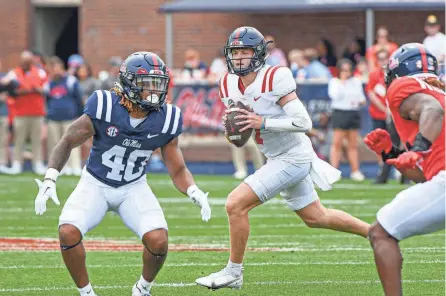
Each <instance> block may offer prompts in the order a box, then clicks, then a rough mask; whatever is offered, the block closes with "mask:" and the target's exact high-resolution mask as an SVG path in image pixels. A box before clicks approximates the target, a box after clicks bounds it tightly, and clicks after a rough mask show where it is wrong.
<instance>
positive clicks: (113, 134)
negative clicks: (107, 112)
mask: <svg viewBox="0 0 446 296" xmlns="http://www.w3.org/2000/svg"><path fill="white" fill-rule="evenodd" d="M105 133H106V134H107V136H109V137H112V138H114V137H116V136H117V135H118V134H119V130H118V128H117V127H116V126H113V125H112V126H109V127H108V128H107V130H106V131H105Z"/></svg>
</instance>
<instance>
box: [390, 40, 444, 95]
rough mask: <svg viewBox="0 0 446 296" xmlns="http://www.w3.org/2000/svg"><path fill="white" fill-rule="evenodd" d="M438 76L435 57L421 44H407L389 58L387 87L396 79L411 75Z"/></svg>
mask: <svg viewBox="0 0 446 296" xmlns="http://www.w3.org/2000/svg"><path fill="white" fill-rule="evenodd" d="M416 74H420V75H423V74H424V75H425V76H433V77H436V76H438V62H437V59H436V58H435V56H434V55H433V54H432V53H431V52H430V51H428V50H427V49H426V48H425V47H424V45H423V44H421V43H406V44H404V45H402V46H401V47H400V48H398V49H397V50H396V51H395V52H394V53H393V54H392V55H391V56H390V58H389V61H388V63H387V69H386V73H385V82H386V85H387V87H389V85H390V84H391V83H392V81H393V80H395V78H398V77H402V76H411V75H416Z"/></svg>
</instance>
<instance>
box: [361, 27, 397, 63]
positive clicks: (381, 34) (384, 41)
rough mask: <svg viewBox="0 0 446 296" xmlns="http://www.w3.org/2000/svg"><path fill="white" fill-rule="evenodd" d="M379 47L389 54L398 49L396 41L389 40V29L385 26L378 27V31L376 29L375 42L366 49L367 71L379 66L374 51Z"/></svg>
mask: <svg viewBox="0 0 446 296" xmlns="http://www.w3.org/2000/svg"><path fill="white" fill-rule="evenodd" d="M381 49H384V50H386V51H387V52H388V53H389V56H390V55H391V54H392V53H393V52H394V51H395V50H397V49H398V45H397V44H396V43H393V42H390V41H389V31H387V29H386V28H385V27H379V29H378V31H376V44H375V45H373V46H372V47H370V48H369V49H367V52H366V59H367V61H368V63H369V71H375V69H376V68H378V67H379V65H378V61H377V60H376V53H377V52H378V51H379V50H381Z"/></svg>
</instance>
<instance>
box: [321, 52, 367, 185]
mask: <svg viewBox="0 0 446 296" xmlns="http://www.w3.org/2000/svg"><path fill="white" fill-rule="evenodd" d="M352 68H353V64H352V62H351V61H350V60H346V59H343V60H340V61H339V62H338V73H339V74H338V78H333V79H331V80H330V82H329V84H328V95H329V96H330V99H331V100H332V103H331V109H332V125H333V140H332V146H331V151H330V163H331V165H332V166H334V167H335V168H337V167H339V161H340V158H341V151H342V144H343V141H344V139H346V140H347V142H348V146H347V155H348V160H349V162H350V167H351V174H350V178H351V179H352V180H355V181H362V180H364V175H363V174H362V173H361V171H360V170H359V161H358V130H359V127H360V122H361V118H360V114H359V108H360V106H361V105H364V104H365V102H366V99H365V95H364V91H363V88H362V83H361V81H360V80H359V79H357V78H355V77H353V75H352V74H353V73H352V70H353V69H352Z"/></svg>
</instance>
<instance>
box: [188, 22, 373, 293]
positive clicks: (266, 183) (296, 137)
mask: <svg viewBox="0 0 446 296" xmlns="http://www.w3.org/2000/svg"><path fill="white" fill-rule="evenodd" d="M267 44H268V43H267V42H266V41H265V38H264V37H263V35H262V34H261V33H260V32H259V31H258V30H256V29H255V28H252V27H241V28H238V29H236V30H235V31H234V32H233V33H232V34H231V35H230V36H229V38H228V41H227V43H226V46H225V47H224V52H225V57H226V61H227V64H228V69H229V73H228V74H226V75H225V76H223V78H222V79H221V81H220V96H221V99H222V100H223V102H224V103H225V104H228V101H229V100H232V101H235V102H237V101H241V102H242V103H243V104H244V105H248V106H250V108H251V109H252V112H251V111H248V110H242V109H238V111H239V113H240V115H238V118H239V119H243V121H242V122H239V123H240V125H241V126H243V128H242V129H240V132H241V131H242V130H244V129H248V128H253V129H254V132H253V134H252V136H253V137H254V138H255V141H256V142H257V145H258V147H259V149H260V150H261V151H262V153H263V154H264V155H265V156H266V157H267V159H268V160H267V163H266V164H265V165H264V166H263V167H261V168H260V169H259V170H257V171H256V172H255V173H254V174H253V175H250V176H248V177H247V178H246V179H245V180H244V182H242V183H241V184H240V185H239V186H238V187H236V188H235V189H234V190H233V191H232V192H231V193H230V194H229V196H228V198H227V201H226V212H227V215H228V218H229V230H230V246H231V248H230V257H229V262H228V264H227V266H226V267H225V268H223V269H222V270H221V271H219V272H216V273H212V274H211V275H209V276H206V277H202V278H199V279H197V280H196V283H197V284H198V285H201V286H204V287H207V288H211V289H219V288H225V287H228V288H241V286H242V283H243V267H242V262H243V257H244V253H245V249H246V244H247V241H248V236H249V219H248V212H249V211H250V210H252V209H253V208H255V207H256V206H259V205H261V204H262V203H264V202H267V201H268V200H270V199H271V198H273V197H274V196H275V195H277V194H279V193H281V195H282V196H283V197H284V199H285V201H286V203H287V205H288V207H289V208H290V209H291V210H292V211H294V212H295V213H296V214H297V215H298V216H299V217H300V218H301V219H302V220H303V221H304V222H305V223H306V224H307V225H308V226H309V227H315V228H327V229H333V230H338V231H344V232H350V233H354V234H358V235H361V236H363V237H367V233H368V230H369V226H370V225H369V224H367V223H365V222H363V221H361V220H359V219H357V218H354V217H352V216H351V215H349V214H347V213H345V212H342V211H338V210H334V209H327V208H325V207H324V206H323V205H322V204H321V203H320V201H319V198H318V195H317V193H316V191H315V189H314V185H313V182H314V183H316V185H318V186H319V187H320V188H321V189H322V190H329V189H330V188H331V184H332V183H334V182H335V181H337V180H338V179H339V178H340V171H338V170H337V169H335V168H333V167H332V166H330V165H329V164H328V163H326V162H324V161H322V160H320V159H319V158H318V157H317V156H316V154H315V152H314V150H313V148H312V145H311V141H310V139H309V138H308V137H307V136H306V135H305V133H306V132H308V131H310V130H311V127H312V122H311V119H310V117H309V115H308V113H307V111H306V109H305V107H304V105H303V104H302V102H301V101H300V100H299V99H298V97H297V95H296V92H295V90H296V82H295V81H294V78H293V76H292V74H291V70H290V69H289V68H286V67H279V66H275V67H270V66H267V65H265V59H266V58H267V56H268V54H267ZM229 112H231V110H227V113H228V114H229ZM236 118H237V117H236ZM223 122H226V118H223Z"/></svg>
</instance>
